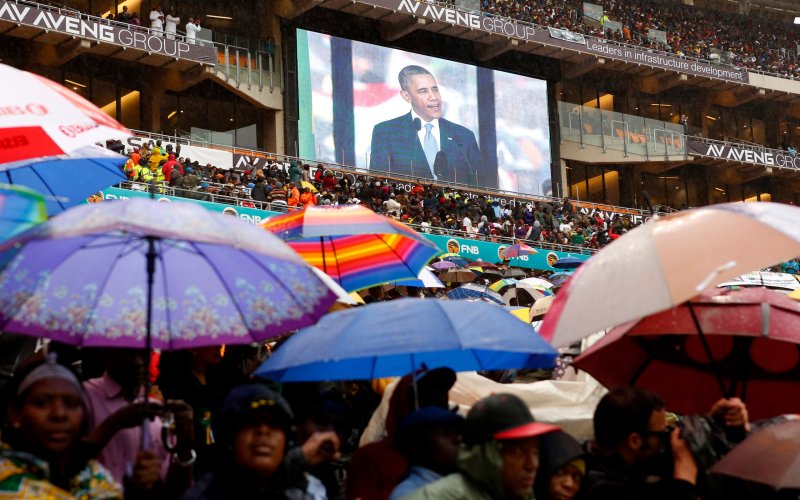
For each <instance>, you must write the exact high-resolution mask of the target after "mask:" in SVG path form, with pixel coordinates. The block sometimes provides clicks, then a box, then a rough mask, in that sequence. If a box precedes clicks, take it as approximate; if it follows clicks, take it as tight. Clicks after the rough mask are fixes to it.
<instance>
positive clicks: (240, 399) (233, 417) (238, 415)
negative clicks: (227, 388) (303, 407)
mask: <svg viewBox="0 0 800 500" xmlns="http://www.w3.org/2000/svg"><path fill="white" fill-rule="evenodd" d="M266 416H270V417H273V418H275V420H276V422H277V423H278V425H280V427H281V428H282V429H284V430H285V431H286V432H289V431H290V430H291V426H292V420H294V414H293V413H292V408H291V407H290V406H289V403H287V402H286V400H285V399H284V398H283V396H281V395H280V394H278V393H277V392H275V391H273V390H272V389H269V388H268V387H266V386H265V385H263V384H258V383H252V384H242V385H237V386H236V387H234V388H233V389H232V390H231V392H230V393H229V394H228V397H227V398H225V402H224V403H223V404H222V419H223V421H224V423H225V424H226V427H227V426H231V427H239V426H241V425H242V424H244V423H246V422H252V420H253V419H254V418H259V417H266Z"/></svg>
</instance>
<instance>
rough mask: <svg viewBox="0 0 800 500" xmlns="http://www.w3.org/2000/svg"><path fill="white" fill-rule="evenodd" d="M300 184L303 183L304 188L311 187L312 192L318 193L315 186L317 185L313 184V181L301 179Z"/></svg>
mask: <svg viewBox="0 0 800 500" xmlns="http://www.w3.org/2000/svg"><path fill="white" fill-rule="evenodd" d="M300 185H301V186H303V187H304V188H309V189H311V192H312V193H316V192H317V188H315V187H314V185H313V184H311V183H310V182H308V181H300Z"/></svg>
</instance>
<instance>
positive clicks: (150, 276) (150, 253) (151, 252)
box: [141, 236, 156, 450]
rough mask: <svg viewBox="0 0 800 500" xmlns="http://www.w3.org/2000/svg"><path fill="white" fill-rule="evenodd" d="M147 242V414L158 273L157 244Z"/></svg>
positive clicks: (146, 442)
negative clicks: (154, 285) (154, 295)
mask: <svg viewBox="0 0 800 500" xmlns="http://www.w3.org/2000/svg"><path fill="white" fill-rule="evenodd" d="M145 239H146V240H147V253H146V254H145V258H146V260H147V309H146V316H145V321H146V324H145V331H146V334H145V377H144V408H145V414H147V405H148V398H149V396H150V389H151V388H152V387H151V382H150V358H151V357H152V353H153V339H152V335H153V281H154V276H155V273H156V242H155V240H156V239H155V238H154V237H153V236H146V237H145ZM149 421H150V419H149V418H147V417H145V418H144V420H143V421H142V446H141V448H142V449H143V450H147V449H149V448H150V435H149V427H150V426H149Z"/></svg>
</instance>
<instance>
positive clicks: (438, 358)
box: [256, 299, 556, 382]
mask: <svg viewBox="0 0 800 500" xmlns="http://www.w3.org/2000/svg"><path fill="white" fill-rule="evenodd" d="M555 357H556V351H555V350H554V349H553V348H552V347H550V346H549V345H547V343H546V342H544V341H543V340H542V339H541V338H539V336H538V335H536V333H535V332H534V331H533V329H532V328H531V327H530V325H527V324H525V323H522V322H520V321H519V320H517V319H516V318H515V317H514V316H512V315H511V314H508V312H507V311H505V310H504V309H503V308H502V307H500V306H497V305H495V304H491V303H489V302H483V301H464V300H450V301H448V300H431V299H399V300H394V301H389V302H376V303H373V304H369V305H367V306H365V307H358V308H355V309H350V310H347V311H340V312H336V313H332V314H328V315H327V316H324V317H323V318H322V320H321V321H320V322H319V323H318V324H317V325H315V326H313V327H310V328H305V329H303V330H300V331H299V332H297V333H296V334H295V335H293V336H292V337H291V338H289V339H288V340H287V341H286V343H285V344H284V345H282V346H281V347H280V348H278V349H277V350H276V351H275V353H274V354H273V355H272V356H271V357H270V358H269V359H268V360H267V361H266V362H265V363H264V364H263V365H261V367H259V368H258V369H257V370H256V375H258V376H260V377H264V378H268V379H272V380H276V381H279V382H302V381H320V380H355V379H373V378H381V377H393V376H400V375H405V374H407V373H411V372H413V371H416V370H418V369H421V368H423V367H427V368H428V369H434V368H439V367H443V366H446V367H449V368H452V369H453V370H455V371H475V370H502V369H511V368H524V367H527V368H533V367H540V368H544V367H552V366H553V365H554V362H555Z"/></svg>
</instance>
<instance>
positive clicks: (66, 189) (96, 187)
mask: <svg viewBox="0 0 800 500" xmlns="http://www.w3.org/2000/svg"><path fill="white" fill-rule="evenodd" d="M125 160H126V158H125V157H124V156H122V155H119V154H117V153H114V152H113V151H110V150H108V149H105V148H101V147H98V146H86V147H84V148H82V149H78V150H75V151H72V152H71V153H70V154H68V155H62V156H49V157H43V158H36V159H28V160H22V161H16V162H12V163H3V164H0V182H5V183H7V184H13V185H22V186H25V187H28V188H31V189H33V190H35V191H38V192H40V193H42V194H45V195H49V196H47V198H46V199H45V201H46V203H47V213H49V214H51V215H52V214H56V213H58V212H61V211H63V210H66V209H67V208H70V207H74V206H76V205H79V204H81V203H84V202H85V201H86V198H87V197H88V196H89V195H92V194H94V193H96V192H97V191H100V190H101V189H105V188H107V187H110V186H112V185H114V184H119V183H120V182H124V181H126V180H128V178H127V177H126V176H125V174H124V173H123V172H122V168H121V167H122V165H124V164H125Z"/></svg>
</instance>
